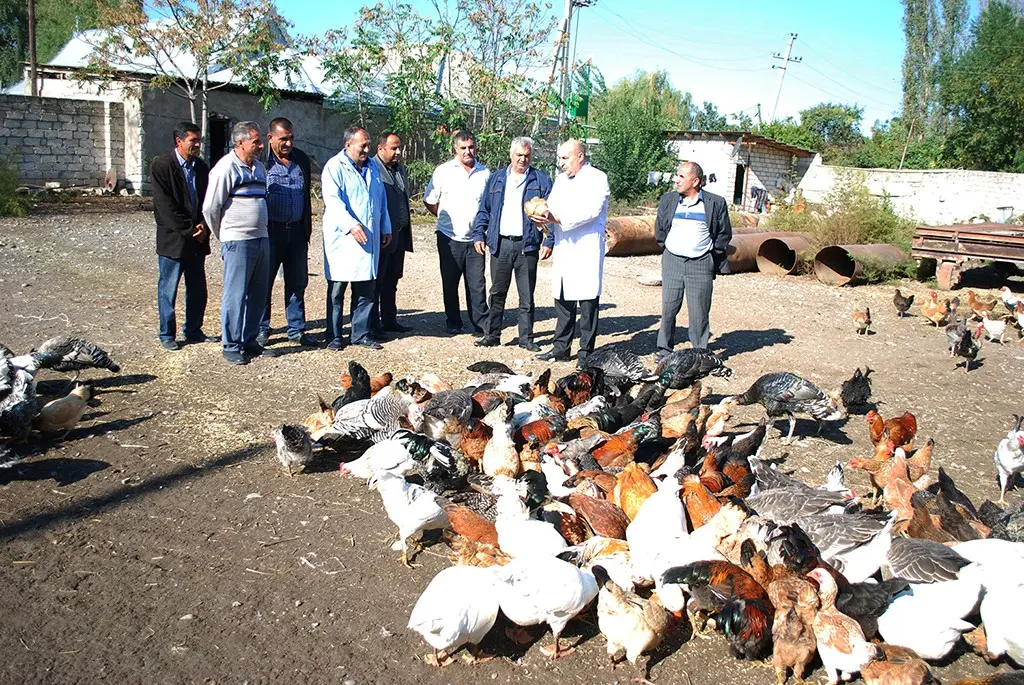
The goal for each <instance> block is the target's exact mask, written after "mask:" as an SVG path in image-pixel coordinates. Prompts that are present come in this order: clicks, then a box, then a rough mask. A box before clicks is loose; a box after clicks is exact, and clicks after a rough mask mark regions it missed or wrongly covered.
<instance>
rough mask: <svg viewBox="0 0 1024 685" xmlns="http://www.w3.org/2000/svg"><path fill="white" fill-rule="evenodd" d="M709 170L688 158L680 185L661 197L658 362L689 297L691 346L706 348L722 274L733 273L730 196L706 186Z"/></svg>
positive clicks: (657, 224)
mask: <svg viewBox="0 0 1024 685" xmlns="http://www.w3.org/2000/svg"><path fill="white" fill-rule="evenodd" d="M703 179H704V170H703V169H701V168H700V165H699V164H697V163H696V162H683V163H682V164H680V165H679V169H678V170H677V171H676V189H675V190H674V191H670V192H668V193H665V194H664V195H662V196H661V200H660V202H659V203H658V218H657V220H656V221H655V225H654V237H655V239H656V240H657V241H658V244H659V245H661V246H662V247H663V248H664V250H665V251H664V252H663V253H662V256H661V329H660V330H659V331H658V361H661V360H662V359H664V358H665V357H666V356H668V354H669V353H671V352H672V349H673V347H674V346H675V330H676V315H677V314H679V308H680V307H681V306H682V304H683V296H684V293H685V296H686V312H687V328H688V333H689V337H690V345H691V346H692V347H693V348H694V349H700V350H706V349H707V347H708V340H709V338H710V337H711V331H710V327H709V325H708V321H709V317H710V313H711V294H712V291H713V287H714V279H715V274H716V273H728V272H729V262H728V259H727V255H728V252H727V251H728V248H729V241H730V240H732V224H730V223H729V209H728V207H727V206H726V202H725V198H723V197H720V196H718V195H715V194H713V193H709V192H707V191H704V190H701V185H702V184H703Z"/></svg>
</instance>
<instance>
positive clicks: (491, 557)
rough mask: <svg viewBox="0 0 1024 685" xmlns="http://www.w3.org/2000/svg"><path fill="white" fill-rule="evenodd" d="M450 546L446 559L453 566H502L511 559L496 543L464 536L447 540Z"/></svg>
mask: <svg viewBox="0 0 1024 685" xmlns="http://www.w3.org/2000/svg"><path fill="white" fill-rule="evenodd" d="M448 545H449V546H450V547H451V550H452V552H451V554H449V555H448V560H449V561H450V562H451V563H452V564H453V565H455V566H479V567H481V568H488V567H490V566H504V565H505V564H507V563H508V562H510V561H511V560H512V557H510V556H508V555H507V554H505V553H504V552H502V551H501V550H500V549H498V547H497V545H491V544H488V543H485V542H473V541H472V540H469V539H467V538H464V537H455V538H452V539H451V540H449V541H448Z"/></svg>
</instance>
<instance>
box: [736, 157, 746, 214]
mask: <svg viewBox="0 0 1024 685" xmlns="http://www.w3.org/2000/svg"><path fill="white" fill-rule="evenodd" d="M746 185H747V167H746V166H745V165H743V164H737V165H736V181H735V182H734V183H733V189H732V203H733V204H734V205H739V206H740V207H742V206H743V190H744V186H746Z"/></svg>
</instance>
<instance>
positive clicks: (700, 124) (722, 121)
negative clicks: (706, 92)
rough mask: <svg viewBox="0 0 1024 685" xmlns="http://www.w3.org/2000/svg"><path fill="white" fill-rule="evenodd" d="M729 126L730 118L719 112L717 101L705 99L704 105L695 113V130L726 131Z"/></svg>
mask: <svg viewBox="0 0 1024 685" xmlns="http://www.w3.org/2000/svg"><path fill="white" fill-rule="evenodd" d="M726 128H728V120H727V119H726V117H725V115H724V114H721V113H719V111H718V107H716V106H715V103H713V102H708V101H707V100H705V101H704V105H703V106H702V107H701V108H700V109H698V110H697V111H696V112H695V113H694V115H693V130H695V131H724V130H726Z"/></svg>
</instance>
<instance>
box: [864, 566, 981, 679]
mask: <svg viewBox="0 0 1024 685" xmlns="http://www.w3.org/2000/svg"><path fill="white" fill-rule="evenodd" d="M982 576H983V572H982V569H981V567H980V566H979V565H978V564H969V565H967V566H964V567H963V568H962V569H960V572H959V574H958V575H957V578H956V580H949V581H945V582H941V583H911V584H910V589H909V590H907V591H906V592H903V593H900V594H899V595H897V596H896V597H895V598H894V599H893V600H892V603H890V604H889V607H888V608H887V609H886V610H885V613H883V614H882V615H881V616H879V617H878V632H879V633H880V634H881V635H882V638H883V639H884V640H885V641H886V642H888V643H889V644H892V645H899V646H900V647H906V648H908V649H912V650H914V651H915V652H917V653H918V655H919V656H920V657H921V658H922V659H931V660H935V659H942V658H943V657H945V656H946V655H947V654H948V653H949V651H950V650H951V649H953V646H954V645H956V643H957V642H959V640H960V635H961V634H962V633H965V632H967V631H968V630H971V629H973V628H974V626H973V625H971V624H970V623H968V622H967V621H965V620H964V617H966V616H968V615H969V614H970V613H971V612H973V611H974V607H975V606H977V604H978V597H979V596H980V595H981V587H982V585H981V577H982Z"/></svg>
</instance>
